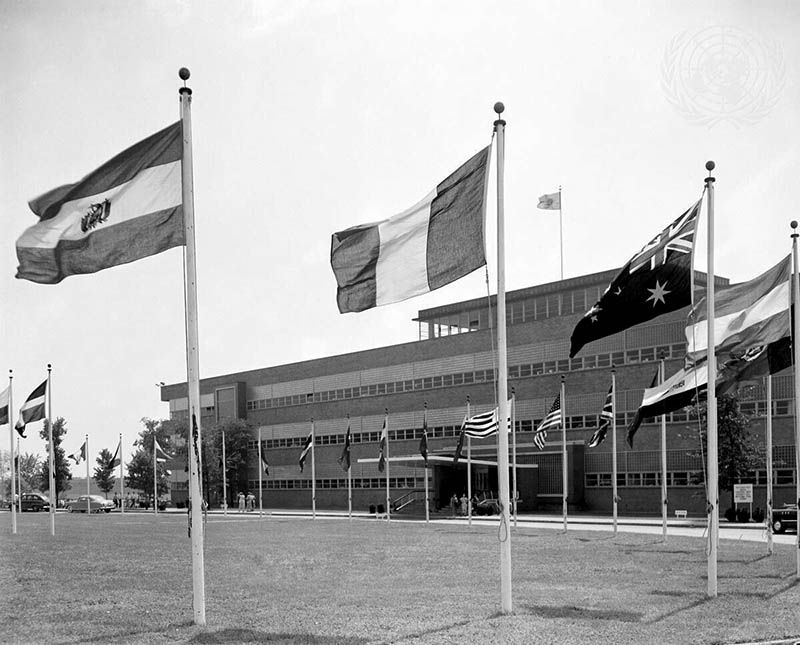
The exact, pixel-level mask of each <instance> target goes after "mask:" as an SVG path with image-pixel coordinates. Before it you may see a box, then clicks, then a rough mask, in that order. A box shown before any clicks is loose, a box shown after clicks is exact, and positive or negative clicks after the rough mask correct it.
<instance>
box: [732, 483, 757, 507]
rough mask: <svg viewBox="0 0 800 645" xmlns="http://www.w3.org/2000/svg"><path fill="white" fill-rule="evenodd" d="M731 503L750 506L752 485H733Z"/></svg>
mask: <svg viewBox="0 0 800 645" xmlns="http://www.w3.org/2000/svg"><path fill="white" fill-rule="evenodd" d="M733 501H734V503H735V504H752V503H753V484H734V485H733Z"/></svg>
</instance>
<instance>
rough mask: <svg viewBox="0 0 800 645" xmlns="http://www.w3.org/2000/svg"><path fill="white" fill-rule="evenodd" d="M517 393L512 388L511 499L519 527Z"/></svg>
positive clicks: (515, 525)
mask: <svg viewBox="0 0 800 645" xmlns="http://www.w3.org/2000/svg"><path fill="white" fill-rule="evenodd" d="M516 425H517V393H516V391H515V390H514V388H513V387H512V388H511V481H512V485H511V499H512V500H513V502H512V504H513V510H514V528H517V490H518V489H517V428H516Z"/></svg>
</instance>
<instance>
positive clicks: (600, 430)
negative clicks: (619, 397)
mask: <svg viewBox="0 0 800 645" xmlns="http://www.w3.org/2000/svg"><path fill="white" fill-rule="evenodd" d="M613 399H614V386H613V385H612V386H611V387H610V388H608V394H607V395H606V401H605V403H603V409H602V410H601V411H600V425H598V426H597V430H595V431H594V434H593V435H592V438H591V439H589V444H588V445H589V448H597V446H599V445H600V444H601V443H603V439H605V438H606V433H607V432H608V426H609V425H611V420H612V418H613V417H612V407H613Z"/></svg>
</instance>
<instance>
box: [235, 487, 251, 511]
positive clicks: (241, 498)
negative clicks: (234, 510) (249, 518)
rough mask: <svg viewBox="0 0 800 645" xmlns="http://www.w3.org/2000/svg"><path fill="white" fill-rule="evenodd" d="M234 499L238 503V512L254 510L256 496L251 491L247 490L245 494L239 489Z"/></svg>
mask: <svg viewBox="0 0 800 645" xmlns="http://www.w3.org/2000/svg"><path fill="white" fill-rule="evenodd" d="M236 501H237V502H238V503H239V512H240V513H244V512H245V511H246V512H248V513H249V512H250V511H254V510H256V496H255V495H253V493H251V492H249V491H248V493H247V495H245V494H244V493H243V492H241V491H239V494H238V495H237V496H236Z"/></svg>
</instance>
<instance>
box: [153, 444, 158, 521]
mask: <svg viewBox="0 0 800 645" xmlns="http://www.w3.org/2000/svg"><path fill="white" fill-rule="evenodd" d="M153 515H158V459H157V458H156V431H155V430H153Z"/></svg>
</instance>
